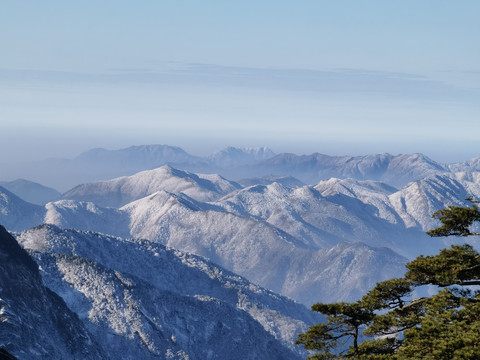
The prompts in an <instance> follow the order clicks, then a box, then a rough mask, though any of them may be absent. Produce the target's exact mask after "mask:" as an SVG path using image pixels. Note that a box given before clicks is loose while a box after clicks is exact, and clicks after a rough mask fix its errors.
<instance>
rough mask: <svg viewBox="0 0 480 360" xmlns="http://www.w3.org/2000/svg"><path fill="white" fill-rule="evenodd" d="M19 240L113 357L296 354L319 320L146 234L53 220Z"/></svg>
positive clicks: (282, 356)
mask: <svg viewBox="0 0 480 360" xmlns="http://www.w3.org/2000/svg"><path fill="white" fill-rule="evenodd" d="M17 240H18V241H19V243H20V244H22V246H23V247H24V248H26V249H28V250H29V251H30V253H31V254H32V256H33V257H34V258H35V260H36V261H37V262H38V263H39V265H40V267H41V269H42V271H41V273H42V277H43V280H44V282H45V284H46V285H47V286H48V287H49V288H50V289H52V290H53V291H55V292H56V293H58V294H59V295H60V296H62V297H63V298H64V300H65V301H66V303H67V305H68V306H69V307H70V308H71V309H72V310H73V311H75V312H76V313H77V314H78V316H79V317H80V319H81V320H82V321H83V322H84V324H85V326H86V327H87V328H88V329H89V330H90V331H91V332H92V333H94V334H95V335H96V337H97V339H99V342H100V343H101V345H102V347H103V348H104V349H106V350H107V353H108V354H109V356H110V357H111V358H115V356H116V355H118V356H120V357H121V358H123V359H127V358H128V359H129V358H132V359H134V358H142V359H157V358H158V357H159V356H160V357H161V356H166V355H167V353H169V350H170V353H174V354H180V355H179V356H177V357H175V358H185V359H186V358H190V359H209V358H212V359H213V358H218V357H222V358H223V357H227V358H229V359H230V358H231V359H236V358H247V359H257V358H265V359H267V358H278V359H290V358H298V357H299V355H300V354H301V353H302V350H301V349H300V348H298V347H296V346H294V344H293V341H294V340H295V339H296V336H297V334H298V333H299V332H301V331H304V330H305V329H306V328H307V326H309V325H312V324H313V323H316V322H319V321H321V320H322V318H321V317H320V316H319V315H318V314H314V313H311V312H310V311H309V310H308V309H307V308H305V307H304V306H303V305H300V304H298V303H294V302H293V301H291V300H288V299H286V298H284V297H281V296H279V295H276V294H274V293H272V292H270V291H267V290H265V289H262V288H260V287H258V286H255V285H253V284H251V283H249V282H248V281H247V280H246V279H244V278H241V277H239V276H238V275H236V274H233V273H230V272H228V271H226V270H224V269H221V268H219V267H218V266H216V265H214V264H213V263H211V262H209V261H207V260H205V259H203V258H200V257H198V256H194V255H189V254H186V253H183V252H180V251H178V250H173V249H166V248H165V247H163V246H161V245H158V244H155V243H152V242H150V241H147V240H134V239H128V240H122V239H120V238H115V237H112V236H105V235H100V234H96V233H92V232H80V231H76V230H62V229H59V228H57V227H55V226H52V225H44V226H41V227H37V228H33V229H30V230H27V231H24V232H22V233H21V234H19V235H18V236H17ZM126 254H128V256H125V255H126ZM226 329H228V331H226ZM109 332H112V333H114V334H116V336H114V337H113V338H109V337H105V334H106V333H109ZM100 339H101V340H100ZM288 348H290V349H291V350H288ZM120 354H121V355H120ZM182 354H183V355H182ZM167 357H168V356H167ZM172 358H173V357H172Z"/></svg>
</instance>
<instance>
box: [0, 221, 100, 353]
mask: <svg viewBox="0 0 480 360" xmlns="http://www.w3.org/2000/svg"><path fill="white" fill-rule="evenodd" d="M0 259H1V260H0V348H4V349H5V350H6V351H7V352H9V353H11V354H13V355H15V356H16V357H17V358H18V359H21V360H22V359H25V360H27V359H28V360H34V359H50V360H56V359H59V360H60V359H104V358H105V354H104V352H103V351H102V350H101V348H100V347H99V346H98V345H97V344H96V341H95V339H94V338H93V337H92V336H91V334H90V333H89V331H88V330H87V329H86V328H85V326H84V325H83V323H82V322H81V321H80V320H79V318H78V316H77V315H76V314H75V313H73V312H72V311H71V310H69V309H68V307H67V306H66V304H65V302H64V301H63V300H62V299H61V298H60V297H59V296H58V295H56V294H55V293H53V292H52V291H50V290H49V289H47V288H46V287H45V286H44V285H43V283H42V279H41V277H40V273H39V271H38V266H37V264H36V263H35V261H33V260H32V258H31V257H30V256H29V255H28V254H27V253H26V252H25V251H24V250H23V249H22V248H21V247H20V246H19V245H18V243H17V242H16V241H15V239H14V238H13V237H12V236H11V235H10V234H9V233H8V232H7V231H6V230H5V229H4V228H3V227H1V226H0ZM5 356H6V355H5Z"/></svg>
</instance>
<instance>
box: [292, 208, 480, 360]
mask: <svg viewBox="0 0 480 360" xmlns="http://www.w3.org/2000/svg"><path fill="white" fill-rule="evenodd" d="M433 217H434V218H436V219H438V220H440V222H441V223H442V226H440V227H438V228H436V229H433V230H431V231H429V232H427V234H428V235H430V236H432V237H437V236H471V235H480V233H476V232H473V231H472V230H471V228H472V226H473V225H474V224H475V223H476V222H479V221H480V211H479V210H478V208H477V206H476V205H473V206H471V207H454V206H451V207H449V208H447V209H443V210H440V211H437V212H436V213H434V214H433ZM406 266H407V269H408V271H407V273H406V274H405V276H404V278H400V279H392V280H387V281H383V282H379V283H378V284H377V285H376V287H375V288H374V289H372V290H370V291H369V292H368V293H367V294H366V295H365V296H363V297H362V299H361V300H359V301H358V302H355V303H348V304H346V303H335V304H322V303H320V304H315V305H313V306H312V310H314V311H319V312H321V313H323V314H325V315H328V322H327V324H318V325H314V326H313V327H311V328H310V329H309V330H308V331H307V332H306V333H303V334H300V335H299V338H298V340H297V343H298V344H304V346H305V348H307V349H309V350H317V351H319V352H318V353H317V354H314V355H312V356H311V357H309V359H346V358H350V359H382V360H383V359H402V360H403V359H480V291H475V290H472V288H471V286H472V285H480V254H479V253H478V252H477V251H476V250H475V249H473V247H472V246H470V245H453V246H451V247H450V248H449V249H443V250H441V251H440V253H439V254H437V255H434V256H423V255H422V256H419V257H418V258H416V259H415V260H413V261H411V262H409V263H408V264H407V265H406ZM423 285H435V286H437V287H438V288H439V289H440V290H439V291H438V293H437V294H435V295H432V296H428V297H422V298H418V299H411V294H412V291H413V290H414V289H415V288H416V287H419V286H423ZM360 335H363V337H362V339H363V341H362V342H361V343H359V339H360ZM349 336H350V337H352V338H353V342H352V343H351V344H350V346H349V348H348V349H345V339H346V338H347V337H349ZM342 346H343V347H342Z"/></svg>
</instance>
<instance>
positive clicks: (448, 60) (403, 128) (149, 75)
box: [0, 0, 480, 162]
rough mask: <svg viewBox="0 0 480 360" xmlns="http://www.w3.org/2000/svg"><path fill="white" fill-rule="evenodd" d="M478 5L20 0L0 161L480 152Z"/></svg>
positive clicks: (0, 108) (0, 85)
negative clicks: (97, 155) (124, 152)
mask: <svg viewBox="0 0 480 360" xmlns="http://www.w3.org/2000/svg"><path fill="white" fill-rule="evenodd" d="M479 14H480V2H478V1H461V2H452V1H441V0H435V1H433V0H431V1H429V0H422V1H418V0H416V1H408V0H407V1H403V0H402V1H384V0H383V1H371V0H365V1H354V0H350V1H344V0H336V1H322V0H316V1H281V0H279V1H258V0H257V1H248V0H247V1H237V2H228V1H202V2H200V1H191V0H190V1H188V0H184V1H182V0H178V1H153V0H151V1H142V0H139V1H135V2H132V1H123V0H116V1H113V0H112V1H106V0H105V1H103V0H97V1H90V0H87V1H81V2H70V1H50V0H45V1H41V2H39V1H21V2H19V1H5V2H3V3H2V11H1V12H0V48H1V49H2V55H1V56H0V124H1V130H2V131H1V132H0V150H1V151H0V162H7V161H23V160H34V159H41V158H45V157H52V156H53V157H72V156H75V155H77V154H78V153H80V152H81V151H84V150H87V149H89V148H92V147H106V148H112V149H113V148H121V147H126V146H129V145H134V144H135V145H139V144H152V143H160V144H169V145H177V146H181V147H183V148H185V149H186V150H187V151H190V152H192V153H195V154H206V153H209V152H211V151H214V150H218V149H220V148H222V147H224V146H227V145H234V146H269V147H271V148H272V149H273V150H274V151H276V152H284V151H288V152H296V153H312V152H321V153H326V154H332V155H345V154H352V155H358V154H368V153H381V152H390V153H393V154H397V153H413V152H422V153H425V154H426V155H428V156H430V157H432V158H433V159H435V160H437V161H445V162H450V161H459V160H464V159H468V158H471V157H476V156H480V146H479V145H478V144H479V142H478V133H479V130H480V125H479V124H480V122H479V121H478V120H479V115H480V46H479V45H480V44H479V42H480V37H479V36H478V35H479V34H480V22H479V21H478V16H479Z"/></svg>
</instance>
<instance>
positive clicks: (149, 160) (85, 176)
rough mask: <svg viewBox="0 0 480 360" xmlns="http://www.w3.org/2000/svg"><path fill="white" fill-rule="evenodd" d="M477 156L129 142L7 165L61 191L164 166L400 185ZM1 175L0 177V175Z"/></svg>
mask: <svg viewBox="0 0 480 360" xmlns="http://www.w3.org/2000/svg"><path fill="white" fill-rule="evenodd" d="M479 159H480V158H477V159H471V160H468V161H465V162H462V163H456V164H441V163H439V162H436V161H434V160H432V159H429V158H428V157H426V156H424V155H422V154H401V155H390V154H371V155H362V156H331V155H324V154H320V153H314V154H311V155H296V154H290V153H281V154H277V155H276V154H275V153H274V152H273V151H271V150H270V149H268V148H265V147H260V148H235V147H227V148H225V149H223V150H220V151H217V152H214V153H213V154H211V155H207V156H197V155H191V154H189V153H187V152H186V151H185V150H183V149H181V148H179V147H175V146H168V145H142V146H131V147H128V148H124V149H120V150H106V149H101V148H99V149H92V150H89V151H87V152H85V153H82V154H80V155H79V156H77V157H75V158H73V159H48V160H44V161H39V162H34V163H25V164H16V165H14V166H13V165H12V166H9V167H5V169H4V171H5V174H8V176H9V178H25V179H30V180H33V181H36V182H39V183H41V184H46V185H48V186H50V187H53V188H56V189H59V190H62V191H65V190H67V189H70V188H72V187H74V186H76V185H79V184H82V183H87V182H92V181H98V180H108V179H112V178H116V177H121V176H129V175H132V174H135V173H138V172H140V171H143V170H151V169H155V168H158V167H161V166H163V165H170V166H172V167H174V168H176V169H180V170H184V171H190V172H194V173H204V174H220V175H221V176H223V177H225V178H228V179H231V180H235V181H240V180H246V179H248V178H263V177H272V176H273V177H283V176H291V177H294V178H297V179H298V180H299V181H302V182H303V183H305V184H310V185H313V184H316V183H318V182H319V181H320V180H326V179H329V178H331V177H337V178H354V179H357V180H375V181H382V182H386V183H388V184H390V185H393V186H397V187H401V186H404V185H406V184H407V183H409V182H411V181H416V180H421V179H423V178H425V177H427V176H431V175H434V174H443V173H446V172H447V173H448V172H458V171H480V160H479ZM0 180H1V179H0Z"/></svg>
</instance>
